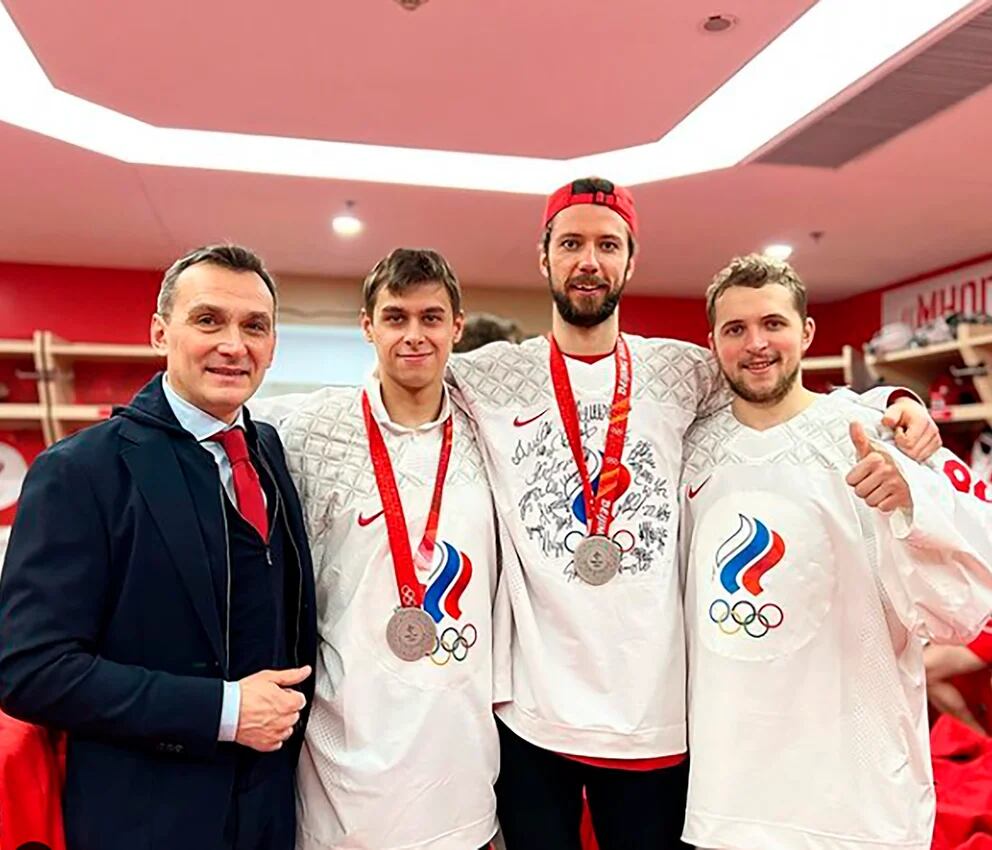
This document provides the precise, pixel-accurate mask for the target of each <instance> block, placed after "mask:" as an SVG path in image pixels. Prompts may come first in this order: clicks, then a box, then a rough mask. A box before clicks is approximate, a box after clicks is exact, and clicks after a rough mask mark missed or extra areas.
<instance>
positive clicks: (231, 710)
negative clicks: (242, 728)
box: [217, 682, 241, 741]
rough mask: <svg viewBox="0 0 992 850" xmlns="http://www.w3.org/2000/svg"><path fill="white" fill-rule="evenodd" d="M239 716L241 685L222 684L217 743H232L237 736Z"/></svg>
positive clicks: (235, 683) (232, 683) (234, 683)
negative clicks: (222, 691) (222, 696)
mask: <svg viewBox="0 0 992 850" xmlns="http://www.w3.org/2000/svg"><path fill="white" fill-rule="evenodd" d="M240 715H241V685H240V684H238V683H237V682H224V699H223V702H222V703H221V706H220V730H219V731H218V732H217V740H218V741H233V740H234V739H235V738H236V737H237V735H238V718H239V717H240Z"/></svg>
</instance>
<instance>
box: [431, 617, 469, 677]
mask: <svg viewBox="0 0 992 850" xmlns="http://www.w3.org/2000/svg"><path fill="white" fill-rule="evenodd" d="M478 639H479V632H478V630H477V629H476V628H475V626H473V625H472V624H471V623H466V624H465V625H464V626H462V628H461V631H459V630H458V629H456V628H455V627H454V626H448V628H446V629H445V630H444V631H443V632H441V634H440V636H439V637H436V638H434V651H433V652H431V654H430V659H431V661H433V662H434V663H435V664H436V665H437V666H438V667H443V666H444V665H445V664H447V663H448V662H449V661H451V659H452V658H454V659H455V661H464V660H465V659H466V658H468V651H469V650H470V649H471V648H472V647H473V646H475V642H476V641H477V640H478ZM439 653H440V655H439Z"/></svg>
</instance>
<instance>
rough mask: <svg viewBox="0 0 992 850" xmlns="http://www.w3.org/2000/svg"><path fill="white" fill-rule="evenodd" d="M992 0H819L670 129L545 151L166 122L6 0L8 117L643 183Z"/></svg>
mask: <svg viewBox="0 0 992 850" xmlns="http://www.w3.org/2000/svg"><path fill="white" fill-rule="evenodd" d="M988 6H989V0H925V2H923V0H919V2H914V3H907V2H904V0H819V2H818V3H815V4H813V5H812V6H811V7H810V8H809V9H808V10H807V11H806V12H805V13H804V14H803V15H802V16H801V17H800V18H799V19H798V20H796V21H795V22H794V23H793V24H792V25H791V26H790V27H789V28H788V29H786V30H784V31H783V32H782V33H781V34H780V35H779V36H778V37H777V38H776V39H775V40H774V41H772V42H771V43H769V44H768V45H767V46H766V47H765V48H764V49H763V50H762V51H761V52H760V53H758V54H757V55H756V56H754V57H753V58H752V59H751V60H750V61H749V62H747V64H745V65H744V67H743V68H741V70H740V71H738V72H737V74H735V75H734V76H733V77H732V78H731V79H730V80H728V81H727V82H726V83H725V84H724V85H723V86H721V87H720V88H719V89H717V90H716V91H715V92H714V93H713V94H711V95H710V96H709V97H708V98H707V99H706V100H704V101H703V102H702V103H701V104H700V105H699V106H697V107H696V109H694V110H693V111H692V112H691V113H689V115H688V116H686V117H685V118H684V119H683V120H682V121H681V122H680V123H679V124H678V125H677V126H676V127H675V128H674V129H672V130H671V131H670V132H669V133H667V134H666V135H665V136H663V137H662V138H660V139H659V140H657V141H655V142H650V143H648V144H643V145H636V146H633V147H629V148H622V149H619V150H613V151H609V152H605V153H598V154H592V155H588V156H579V157H575V158H573V159H538V158H536V157H525V156H504V155H499V154H478V153H468V152H465V151H445V150H427V149H417V148H403V147H389V146H386V145H365V144H354V143H348V142H333V141H321V140H315V139H301V138H287V137H279V136H253V135H249V134H246V133H227V132H220V131H212V130H186V129H180V128H173V127H156V126H153V125H152V124H148V123H146V122H144V121H139V120H138V119H136V118H132V117H131V116H128V115H123V114H122V113H120V112H116V111H114V110H113V109H109V108H107V107H105V106H100V105H98V104H95V103H92V102H90V101H87V100H84V99H83V98H81V97H77V96H75V95H72V94H69V93H67V92H64V91H60V90H58V89H56V88H55V87H54V86H53V85H52V83H51V81H50V80H49V79H48V78H47V76H46V75H45V73H44V71H43V70H42V68H41V66H40V65H39V64H38V60H37V59H36V58H35V56H34V54H33V53H32V52H31V50H30V48H29V47H28V45H27V44H26V43H25V41H24V39H23V38H22V37H21V34H20V32H19V31H18V29H17V27H16V26H15V25H14V22H13V20H12V19H11V18H10V15H9V13H8V12H7V10H6V8H5V7H4V4H3V3H2V2H0V80H4V82H5V84H4V85H3V86H0V121H4V122H6V123H8V124H13V125H15V126H17V127H22V128H24V129H26V130H30V131H32V132H35V133H40V134H41V135H44V136H48V137H50V138H53V139H59V140H61V141H64V142H67V143H69V144H71V145H75V146H76V147H81V148H84V149H85V150H90V151H94V152H96V153H100V154H104V155H105V156H109V157H113V158H115V159H118V160H121V161H122V162H129V163H136V164H144V165H156V166H167V167H176V168H204V169H214V170H220V171H242V172H247V173H255V174H280V175H287V176H296V177H311V178H328V179H335V180H361V181H367V182H371V183H393V184H400V185H411V186H438V187H442V188H452V189H475V190H481V191H493V192H516V193H523V194H545V193H546V192H548V191H550V190H551V189H553V188H554V187H555V186H557V185H559V184H561V183H564V182H566V181H568V180H572V179H574V178H575V175H576V174H607V175H609V177H610V179H611V180H613V181H614V182H616V183H619V184H621V185H628V186H630V185H637V184H640V183H649V182H653V181H657V180H666V179H669V178H672V177H680V176H684V175H687V174H698V173H700V172H704V171H712V170H715V169H718V168H728V167H730V166H733V165H736V164H738V163H740V162H742V161H743V160H745V159H746V158H747V157H748V156H749V155H751V154H753V153H754V152H755V151H757V150H758V149H760V148H761V147H762V146H764V145H765V144H767V143H768V142H769V141H771V140H772V139H774V138H775V137H777V136H778V135H780V134H781V133H782V132H784V131H785V130H787V129H788V128H789V127H791V126H793V125H794V124H795V123H796V122H798V121H800V120H802V119H803V118H805V117H806V116H808V115H809V114H810V113H811V112H814V111H815V110H816V109H817V108H819V107H821V106H822V105H823V104H824V103H826V102H827V101H829V100H831V99H832V98H834V97H835V96H836V95H837V94H839V93H840V92H842V91H844V90H845V89H847V88H848V87H849V86H851V85H852V84H853V83H855V82H858V81H859V80H862V78H864V77H865V76H866V75H867V74H870V73H871V72H872V71H874V70H875V69H876V68H878V67H879V66H880V65H882V64H883V63H885V62H887V61H888V60H889V59H891V58H892V57H893V56H895V55H896V54H898V53H900V52H901V51H902V50H904V49H905V48H906V47H908V46H909V45H911V44H913V43H914V42H917V41H918V40H919V39H921V38H923V37H924V36H928V37H929V38H937V37H939V36H940V35H942V34H943V32H946V31H948V30H949V29H951V28H953V27H956V26H958V25H959V24H960V23H961V21H962V20H963V19H964V17H965V16H967V15H971V14H974V13H975V12H977V11H980V10H981V9H984V8H986V7H988ZM797 69H801V70H802V73H801V74H800V73H797ZM727 127H733V128H734V132H732V133H729V132H727Z"/></svg>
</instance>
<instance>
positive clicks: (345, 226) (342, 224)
mask: <svg viewBox="0 0 992 850" xmlns="http://www.w3.org/2000/svg"><path fill="white" fill-rule="evenodd" d="M364 228H365V225H364V224H363V223H362V220H361V219H360V218H358V217H357V216H356V215H355V202H354V201H345V205H344V212H343V213H341V214H340V215H336V216H334V218H332V219H331V229H332V230H333V231H334V232H335V233H336V234H337V235H338V236H345V237H348V236H357V235H358V234H359V233H361V232H362V230H364Z"/></svg>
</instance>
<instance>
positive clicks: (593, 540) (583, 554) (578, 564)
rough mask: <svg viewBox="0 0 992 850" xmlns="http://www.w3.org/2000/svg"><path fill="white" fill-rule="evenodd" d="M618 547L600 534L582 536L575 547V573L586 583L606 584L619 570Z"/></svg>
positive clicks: (619, 553)
mask: <svg viewBox="0 0 992 850" xmlns="http://www.w3.org/2000/svg"><path fill="white" fill-rule="evenodd" d="M621 554H622V553H621V551H620V547H619V546H618V545H617V544H616V543H614V542H613V541H612V540H610V539H609V538H608V537H604V536H603V535H601V534H593V535H590V536H589V537H584V538H583V539H582V541H581V542H580V543H579V545H578V546H576V547H575V573H576V575H578V577H579V578H580V579H582V580H583V581H584V582H585V583H586V584H592V585H597V586H598V585H601V584H606V582H608V581H609V580H610V579H612V578H613V577H614V576H615V575H616V574H617V573H618V572H619V571H620V556H621Z"/></svg>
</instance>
